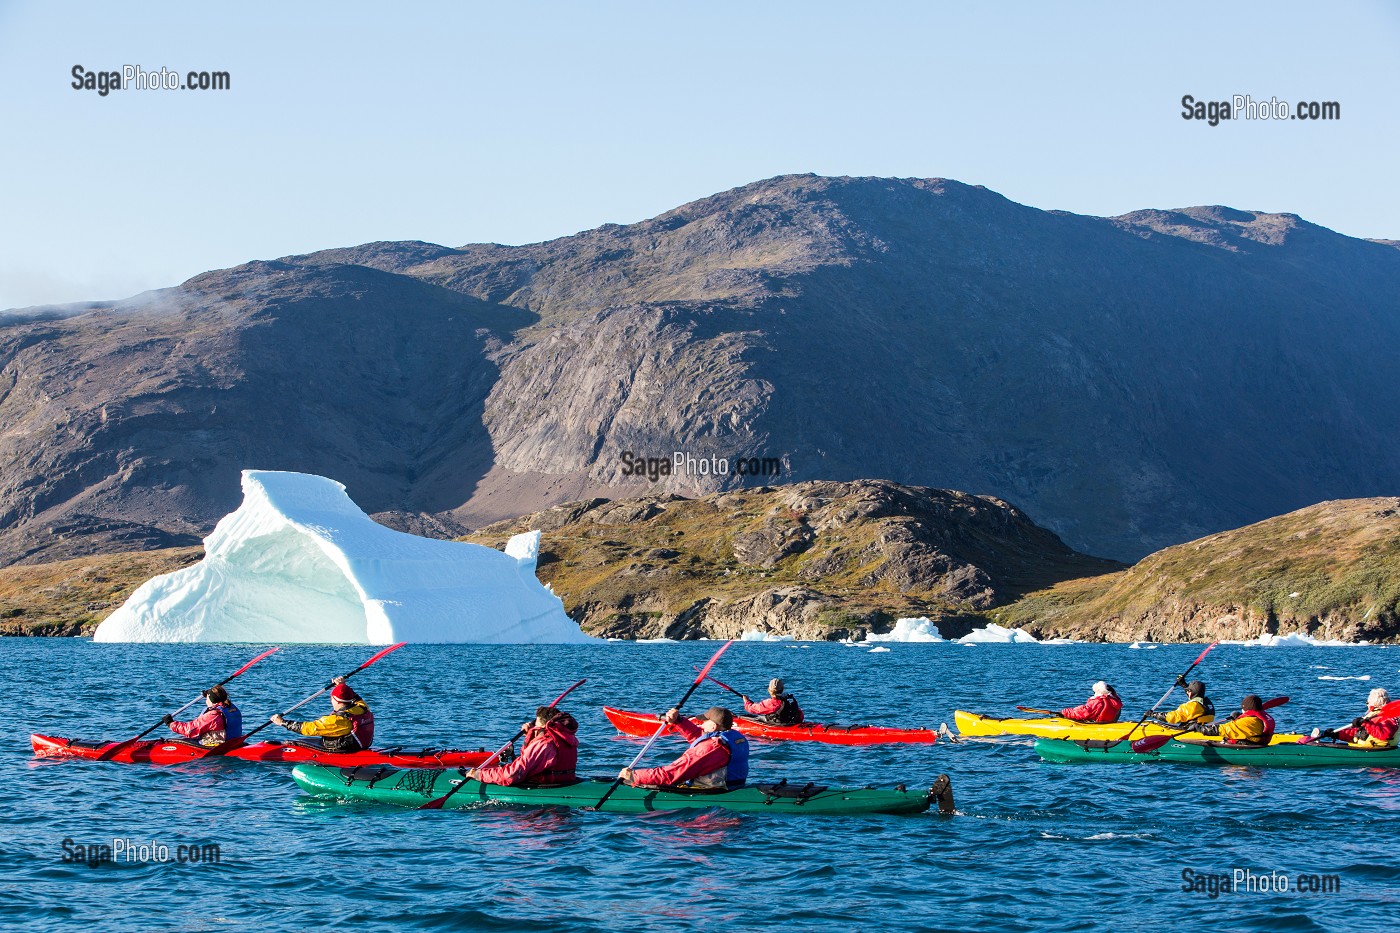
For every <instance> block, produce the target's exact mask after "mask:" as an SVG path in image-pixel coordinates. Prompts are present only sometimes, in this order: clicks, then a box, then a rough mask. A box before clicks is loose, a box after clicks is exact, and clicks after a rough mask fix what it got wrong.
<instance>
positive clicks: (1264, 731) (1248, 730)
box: [1188, 693, 1274, 745]
mask: <svg viewBox="0 0 1400 933" xmlns="http://www.w3.org/2000/svg"><path fill="white" fill-rule="evenodd" d="M1188 731H1190V732H1199V733H1200V734H1201V735H1214V736H1219V737H1220V738H1222V739H1224V740H1225V741H1226V742H1228V743H1229V744H1231V745H1268V744H1269V742H1270V740H1272V739H1273V737H1274V717H1272V716H1270V715H1269V714H1268V713H1266V712H1265V711H1264V701H1263V700H1260V699H1259V698H1258V697H1257V696H1255V695H1254V694H1252V693H1251V694H1249V695H1248V696H1247V697H1245V698H1244V699H1243V700H1241V701H1240V711H1239V712H1238V713H1235V714H1234V715H1233V716H1231V717H1230V718H1229V719H1227V720H1225V721H1224V722H1220V723H1200V724H1193V725H1192V726H1191V727H1190V729H1189V730H1188Z"/></svg>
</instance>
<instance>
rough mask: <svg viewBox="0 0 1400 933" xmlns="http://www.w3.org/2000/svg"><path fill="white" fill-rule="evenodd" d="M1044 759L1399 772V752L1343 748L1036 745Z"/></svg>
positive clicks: (1053, 741)
mask: <svg viewBox="0 0 1400 933" xmlns="http://www.w3.org/2000/svg"><path fill="white" fill-rule="evenodd" d="M1035 750H1036V753H1037V754H1038V755H1040V757H1041V758H1043V759H1045V760H1046V761H1054V762H1075V763H1079V762H1099V763H1105V764H1107V763H1113V764H1122V763H1129V762H1155V761H1167V762H1176V763H1181V764H1203V765H1255V766H1260V767H1271V768H1329V767H1352V768H1400V749H1394V748H1384V749H1372V748H1357V747H1354V746H1351V745H1346V744H1344V743H1339V742H1309V743H1307V744H1303V743H1300V742H1298V743H1278V744H1274V745H1267V746H1251V745H1228V744H1224V743H1221V742H1209V741H1195V740H1182V739H1172V740H1171V741H1169V742H1167V743H1166V744H1165V745H1163V746H1161V747H1160V748H1156V749H1153V750H1152V751H1149V752H1135V751H1133V748H1132V743H1131V742H1098V741H1093V740H1089V741H1071V740H1068V739H1045V738H1041V739H1036V742H1035Z"/></svg>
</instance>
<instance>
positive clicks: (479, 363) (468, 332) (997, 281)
mask: <svg viewBox="0 0 1400 933" xmlns="http://www.w3.org/2000/svg"><path fill="white" fill-rule="evenodd" d="M1397 312H1400V250H1397V248H1396V247H1395V245H1394V244H1393V243H1380V242H1367V241H1361V240H1355V239H1351V238H1347V237H1344V236H1340V235H1338V234H1336V233H1333V232H1331V231H1328V230H1325V229H1323V228H1320V227H1316V226H1314V225H1311V224H1308V223H1306V222H1305V221H1302V220H1300V219H1299V218H1297V217H1294V216H1292V215H1270V214H1259V213H1253V212H1248V211H1236V210H1231V209H1229V208H1219V207H1212V208H1191V209H1187V210H1182V211H1141V212H1137V213H1134V214H1129V215H1125V216H1124V217H1119V218H1095V217H1082V216H1077V215H1072V214H1064V213H1058V212H1045V211H1039V210H1035V209H1032V208H1028V207H1024V206H1022V205H1018V204H1015V203H1013V202H1010V201H1008V200H1006V199H1004V198H1002V197H1000V196H999V195H996V194H994V193H992V192H990V191H987V190H985V189H982V188H974V187H970V186H967V185H963V184H959V183H957V182H951V181H944V180H939V179H932V180H920V179H870V178H865V179H854V178H839V179H832V178H818V177H814V176H790V177H784V178H777V179H771V180H769V181H765V182H759V183H756V184H753V185H748V186H745V187H743V188H739V189H735V190H733V191H729V192H724V193H722V194H719V195H715V196H714V197H711V198H707V199H704V200H702V201H697V202H695V203H693V204H689V205H685V206H683V207H681V208H678V209H676V210H674V211H671V212H669V213H667V214H663V215H661V216H660V217H657V218H654V219H652V220H649V221H644V222H642V223H639V224H633V225H630V226H615V225H609V226H605V227H601V228H598V229H596V230H591V231H587V232H585V233H581V234H579V235H577V236H573V237H567V238H564V239H561V240H557V241H553V242H549V243H540V244H534V245H530V246H521V247H505V246H493V245H477V246H468V247H463V248H461V249H449V248H445V247H440V246H433V245H430V244H423V243H376V244H367V245H365V246H360V247H354V248H350V249H341V250H332V251H327V252H322V253H317V254H313V255H309V256H300V257H288V258H286V259H284V260H281V261H278V262H258V263H250V264H249V265H246V266H241V267H238V268H236V269H231V270H225V271H222V272H215V273H208V274H206V275H203V276H199V277H196V278H195V279H192V280H191V281H190V282H187V283H185V284H184V285H182V286H180V287H179V288H176V289H171V290H167V291H165V292H161V293H157V294H154V295H147V296H138V298H136V299H132V300H131V301H128V302H124V303H120V304H116V305H109V306H100V307H97V308H96V309H93V310H87V311H85V312H84V313H80V314H76V315H73V316H66V317H64V316H61V315H59V314H58V312H56V311H52V310H47V311H46V310H44V309H39V310H38V311H35V312H32V313H29V314H26V315H24V316H23V317H22V319H16V320H13V321H11V322H10V323H8V324H4V325H0V507H3V509H4V512H3V515H0V560H4V561H14V560H17V559H25V560H38V559H41V558H43V557H54V556H62V555H66V554H72V553H82V552H87V551H93V550H101V549H105V548H111V547H122V548H140V547H151V546H156V545H160V544H169V543H178V542H184V541H190V540H192V539H193V536H194V535H197V534H199V533H202V532H205V531H207V530H208V529H209V528H210V527H212V524H213V522H214V521H216V520H217V518H218V517H219V516H220V515H222V514H223V513H224V512H225V511H227V510H228V508H230V507H231V506H232V505H233V504H234V500H235V499H236V497H237V482H236V476H237V471H238V470H239V469H241V468H247V467H254V468H265V469H266V468H287V469H298V470H307V471H310V472H317V473H322V474H324V475H328V476H332V477H335V478H337V479H340V480H342V481H343V482H345V483H346V484H347V485H348V486H349V487H350V491H351V494H352V496H354V497H355V498H356V500H357V501H358V502H360V503H362V504H364V505H366V506H367V507H368V508H369V509H370V510H372V511H382V512H386V513H393V515H394V516H396V517H395V518H394V521H397V522H399V523H400V524H405V526H406V527H410V526H411V527H420V528H440V529H453V528H458V527H461V526H463V525H465V526H468V527H476V526H479V525H481V524H484V523H485V522H488V521H492V520H496V519H500V518H504V517H506V516H511V515H518V514H521V513H522V512H526V511H532V510H537V509H542V508H546V507H548V506H551V505H554V504H556V503H559V502H562V501H566V500H574V499H582V498H589V497H596V496H607V497H610V498H615V497H618V496H630V495H641V494H651V495H665V494H684V495H699V494H705V493H709V492H714V491H719V490H723V489H732V488H738V487H741V486H743V485H754V484H755V483H761V482H775V481H783V482H790V481H800V480H809V479H812V480H815V479H823V480H851V479H855V478H858V477H864V476H871V475H877V476H882V477H886V478H889V479H892V480H896V481H899V482H903V483H909V484H916V485H923V486H935V487H950V488H958V489H969V490H974V491H977V492H981V493H987V494H992V495H995V496H998V497H1000V498H1002V499H1005V500H1008V501H1012V502H1015V503H1017V505H1019V506H1020V507H1022V508H1024V509H1025V510H1026V511H1027V513H1028V514H1029V515H1031V516H1033V517H1034V518H1035V519H1036V520H1037V521H1039V522H1041V523H1042V524H1044V525H1046V526H1048V527H1049V528H1051V529H1053V530H1055V531H1056V532H1057V533H1059V534H1060V535H1061V536H1062V537H1063V538H1064V539H1065V540H1066V541H1068V542H1069V543H1070V544H1071V545H1073V546H1075V547H1077V548H1079V549H1081V550H1086V551H1090V552H1094V553H1100V554H1108V555H1112V556H1115V557H1120V558H1134V557H1137V556H1140V555H1142V554H1144V553H1147V552H1148V551H1151V550H1154V549H1156V548H1159V547H1161V546H1163V545H1167V544H1172V543H1176V542H1179V541H1182V540H1186V539H1189V538H1193V537H1197V536H1199V535H1201V534H1206V533H1209V532H1212V531H1216V530H1219V529H1222V528H1228V527H1233V526H1236V525H1240V524H1243V523H1246V522H1250V521H1255V520H1258V519H1261V518H1264V517H1266V516H1269V515H1274V514H1278V513H1279V512H1282V511H1286V510H1289V509H1293V508H1297V507H1300V506H1303V505H1307V504H1309V503H1312V502H1316V501H1318V500H1321V499H1332V498H1342V497H1358V496H1373V495H1381V494H1388V493H1390V492H1393V491H1394V490H1395V489H1396V488H1397V484H1400V448H1397V447H1396V446H1395V445H1394V444H1392V443H1390V438H1392V437H1394V436H1395V435H1396V433H1397V431H1398V430H1400V383H1397V382H1396V380H1394V379H1393V378H1391V374H1392V372H1393V369H1394V365H1393V361H1394V360H1395V359H1396V358H1397V354H1400V313H1397ZM675 451H682V452H684V453H686V454H687V455H689V456H690V457H691V458H693V459H694V460H695V461H697V462H698V461H702V460H704V461H709V462H715V461H716V460H719V461H724V462H725V463H726V464H733V463H734V462H735V460H736V458H744V459H749V458H753V459H754V460H755V462H762V461H763V460H765V459H766V460H769V461H773V462H776V463H779V464H781V466H782V471H783V472H782V474H781V475H780V476H776V477H775V476H764V477H760V478H758V479H752V478H746V477H741V476H739V475H738V473H737V471H736V470H734V469H732V468H731V469H730V471H729V472H728V473H726V474H723V475H720V474H717V473H716V472H714V471H711V472H710V473H708V474H705V475H701V474H698V473H687V472H686V471H684V470H680V471H673V472H672V473H671V474H669V475H654V476H653V477H647V476H636V475H625V474H624V469H625V465H624V460H623V456H622V455H623V453H624V452H628V453H633V454H637V455H640V456H642V457H652V458H662V457H668V456H670V455H671V454H672V453H673V452H675ZM424 513H426V514H427V515H428V516H431V517H426V518H424V517H415V516H418V515H422V514H424Z"/></svg>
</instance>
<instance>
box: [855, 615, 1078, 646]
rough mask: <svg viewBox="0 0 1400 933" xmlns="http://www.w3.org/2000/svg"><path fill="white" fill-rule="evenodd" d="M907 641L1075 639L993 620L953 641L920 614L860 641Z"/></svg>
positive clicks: (1061, 641) (1064, 641)
mask: <svg viewBox="0 0 1400 933" xmlns="http://www.w3.org/2000/svg"><path fill="white" fill-rule="evenodd" d="M896 641H897V642H906V643H923V644H935V643H941V644H959V645H1072V644H1074V642H1072V641H1070V640H1069V639H1065V638H1052V639H1049V640H1046V641H1041V640H1040V639H1039V638H1036V637H1035V636H1034V635H1032V634H1031V633H1030V632H1027V631H1025V630H1024V629H1019V628H1006V627H1005V626H1002V625H997V624H996V623H995V622H992V623H990V624H988V625H987V627H986V628H979V629H975V630H973V631H971V632H968V633H967V634H966V635H964V636H963V637H962V638H954V639H952V641H949V640H948V639H946V638H944V637H943V636H942V635H941V634H939V631H938V626H937V625H936V624H934V623H933V621H932V620H930V619H929V618H927V617H926V616H919V617H918V618H916V619H896V620H895V623H894V628H892V629H890V630H889V631H888V632H886V633H885V634H883V635H877V634H875V633H874V632H870V633H868V634H867V635H866V636H865V641H863V642H861V644H877V643H879V642H896Z"/></svg>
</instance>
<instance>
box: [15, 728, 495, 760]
mask: <svg viewBox="0 0 1400 933" xmlns="http://www.w3.org/2000/svg"><path fill="white" fill-rule="evenodd" d="M29 743H30V745H31V746H32V747H33V748H34V754H35V756H36V757H38V758H86V759H89V760H93V761H115V762H120V763H123V764H133V763H149V764H178V763H180V762H183V761H198V760H200V759H203V758H233V759H238V760H241V761H267V762H276V763H281V764H298V763H302V762H306V763H321V764H329V765H338V766H353V765H376V764H388V765H395V766H399V767H405V768H441V767H447V768H457V767H473V766H475V765H479V764H481V763H482V762H484V761H485V760H486V759H487V758H489V757H490V752H488V751H486V749H484V748H483V749H477V750H475V751H467V750H460V749H433V748H424V749H417V750H411V749H405V748H401V747H395V748H371V749H366V750H364V751H358V752H328V751H326V750H325V749H323V748H317V747H316V746H313V745H303V744H301V743H298V742H275V741H274V742H253V743H252V744H250V745H240V746H237V747H234V748H231V749H227V750H223V751H221V750H220V749H219V748H217V747H210V746H207V745H199V744H198V743H195V742H189V741H185V740H184V739H168V740H166V739H154V740H150V739H147V740H142V741H140V742H132V741H130V740H127V741H121V742H86V741H83V740H81V739H68V738H63V737H62V736H53V735H38V734H34V735H31V736H30V737H29ZM502 757H503V758H505V760H507V761H509V760H510V757H509V756H502Z"/></svg>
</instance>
